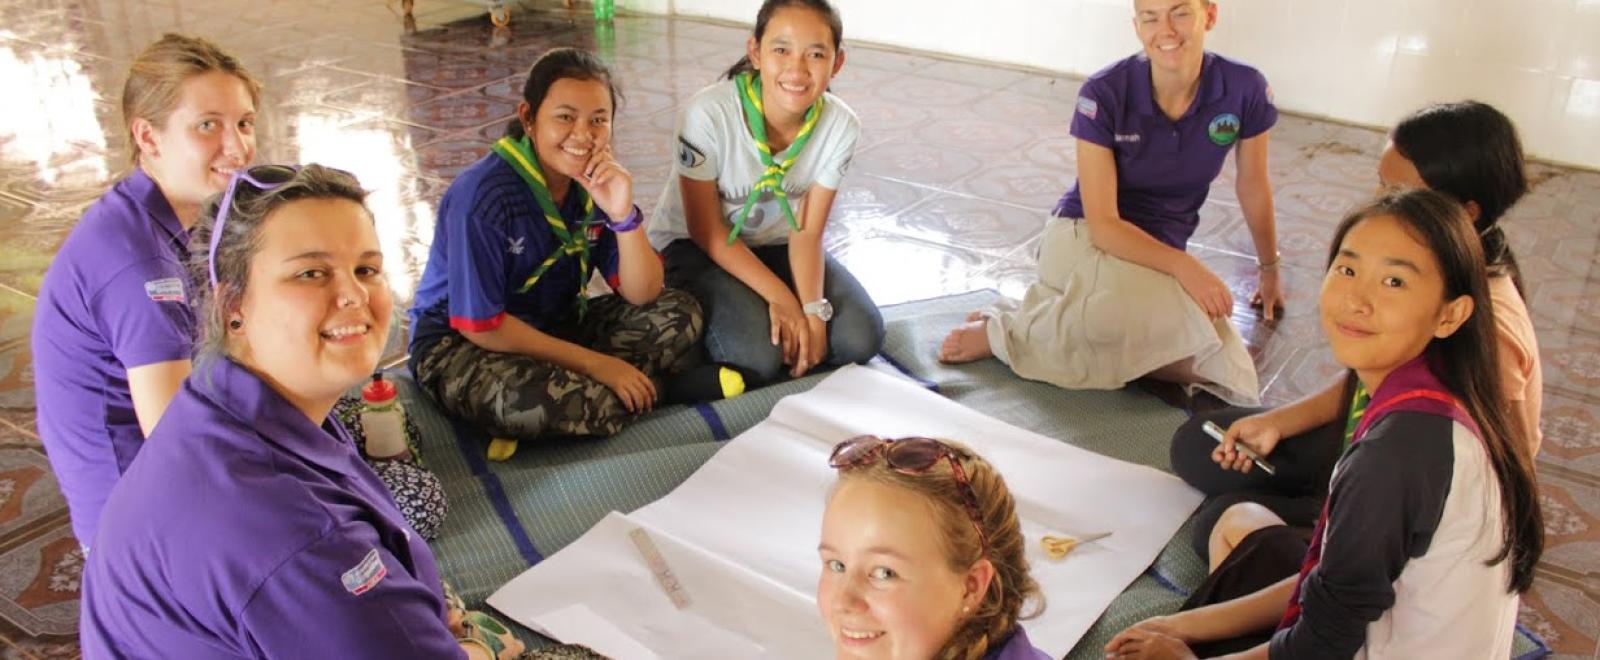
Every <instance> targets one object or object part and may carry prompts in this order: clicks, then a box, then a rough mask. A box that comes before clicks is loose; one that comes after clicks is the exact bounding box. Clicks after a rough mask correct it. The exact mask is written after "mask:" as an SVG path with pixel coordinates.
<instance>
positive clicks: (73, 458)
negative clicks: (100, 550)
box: [33, 170, 196, 545]
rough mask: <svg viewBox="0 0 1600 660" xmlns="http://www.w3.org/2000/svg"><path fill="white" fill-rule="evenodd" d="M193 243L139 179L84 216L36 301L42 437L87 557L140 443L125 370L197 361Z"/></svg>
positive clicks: (121, 184)
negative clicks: (188, 266)
mask: <svg viewBox="0 0 1600 660" xmlns="http://www.w3.org/2000/svg"><path fill="white" fill-rule="evenodd" d="M188 240H189V235H188V232H186V231H184V229H183V227H182V225H180V224H179V223H178V217H177V216H176V215H175V214H173V212H172V207H171V206H170V205H168V204H167V199H166V197H164V196H163V195H162V194H161V188H160V187H158V186H157V185H156V184H155V182H154V181H151V180H150V177H148V176H145V174H144V172H143V171H140V170H135V171H134V172H133V174H131V175H129V176H128V177H127V178H125V179H123V180H121V181H118V182H117V184H116V185H115V186H112V188H111V190H110V191H109V192H107V193H106V194H105V196H103V197H101V198H100V200H99V201H97V202H95V204H94V206H91V207H89V210H88V211H87V212H86V213H84V215H83V218H82V219H81V220H79V221H78V225H77V226H76V227H74V228H73V230H72V233H71V234H70V235H69V236H67V240H66V242H65V243H62V245H61V250H60V251H59V252H57V253H56V257H55V260H54V261H53V262H51V264H50V269H49V270H48V271H46V272H45V275H44V284H43V285H42V286H41V287H40V289H39V302H38V304H37V305H36V306H35V309H34V320H33V377H34V391H35V402H36V405H37V407H38V411H39V436H40V437H41V438H42V439H43V440H44V447H45V452H46V453H47V454H49V456H50V465H51V467H52V468H54V469H55V473H56V479H57V481H59V482H60V483H61V491H62V494H64V495H66V498H67V506H68V508H69V509H70V510H71V512H72V531H73V533H74V534H76V535H77V537H78V542H79V543H82V544H84V545H88V544H89V542H90V541H91V540H93V539H94V534H95V526H96V523H97V521H98V520H99V518H100V507H102V506H104V504H105V501H106V494H107V493H109V492H111V486H112V484H115V483H116V482H117V477H118V475H121V474H122V472H123V471H124V470H127V469H128V464H129V463H130V462H132V461H133V457H134V455H135V454H137V453H138V452H139V447H140V445H142V444H143V441H144V434H143V433H142V432H140V430H139V419H138V418H137V417H135V416H134V413H133V397H132V396H131V394H130V393H129V390H128V369H129V368H131V367H138V366H144V365H147V364H155V363H158V362H170V361H172V360H188V359H189V357H190V355H191V354H192V352H193V346H194V337H195V332H196V330H195V321H194V312H193V311H192V310H191V309H190V307H189V302H188V284H187V281H188V277H187V275H185V272H184V268H183V261H184V260H186V259H187V258H188V256H189V251H188V247H187V244H188Z"/></svg>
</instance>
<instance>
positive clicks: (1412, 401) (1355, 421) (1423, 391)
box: [1278, 355, 1483, 630]
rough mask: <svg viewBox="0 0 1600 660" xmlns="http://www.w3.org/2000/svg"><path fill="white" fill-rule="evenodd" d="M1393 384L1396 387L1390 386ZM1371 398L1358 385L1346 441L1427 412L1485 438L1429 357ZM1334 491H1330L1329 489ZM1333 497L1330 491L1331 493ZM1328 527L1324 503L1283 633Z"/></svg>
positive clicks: (1295, 617)
mask: <svg viewBox="0 0 1600 660" xmlns="http://www.w3.org/2000/svg"><path fill="white" fill-rule="evenodd" d="M1391 382H1392V383H1393V385H1391ZM1370 402H1372V397H1370V396H1368V395H1367V390H1366V388H1365V387H1364V386H1363V385H1362V384H1361V383H1359V382H1357V383H1356V396H1355V400H1354V401H1353V402H1352V404H1351V410H1350V420H1349V422H1348V423H1347V424H1346V427H1347V429H1346V438H1347V439H1348V441H1349V442H1350V443H1356V442H1360V441H1361V439H1362V438H1363V437H1365V436H1366V434H1367V430H1368V429H1371V428H1372V425H1373V424H1375V423H1377V421H1378V420H1379V419H1382V418H1383V416H1384V415H1387V414H1389V413H1393V412H1402V411H1407V412H1424V413H1429V414H1433V415H1440V416H1443V417H1449V418H1450V419H1452V420H1455V422H1456V423H1458V424H1461V425H1462V426H1465V427H1467V428H1468V429H1470V430H1471V431H1472V433H1473V434H1475V435H1477V436H1478V437H1480V438H1481V437H1483V434H1482V433H1481V432H1480V431H1479V430H1478V424H1477V422H1476V421H1474V420H1473V419H1472V415H1470V414H1468V413H1467V410H1466V408H1463V407H1462V406H1461V402H1460V401H1457V400H1456V398H1455V396H1453V395H1451V394H1450V392H1448V391H1447V390H1445V387H1444V384H1443V383H1441V382H1440V381H1439V378H1438V376H1435V375H1434V374H1433V371H1432V370H1431V369H1429V367H1428V358H1427V356H1426V355H1424V356H1422V357H1419V358H1416V359H1414V360H1412V361H1411V362H1408V363H1406V364H1404V365H1402V366H1401V367H1400V368H1399V369H1396V370H1394V371H1393V372H1392V373H1390V374H1389V376H1388V377H1387V378H1385V379H1384V384H1383V385H1382V386H1379V387H1378V400H1377V402H1376V405H1373V406H1371V408H1370V409H1369V408H1368V404H1369V403H1370ZM1329 490H1330V491H1331V490H1332V489H1331V488H1330V489H1329ZM1330 495H1331V492H1330ZM1327 528H1328V503H1327V501H1326V500H1324V501H1323V503H1322V514H1321V515H1319V516H1318V517H1317V526H1316V527H1315V528H1313V529H1312V531H1311V545H1310V546H1309V547H1307V548H1306V557H1305V560H1304V561H1302V562H1301V563H1300V577H1299V579H1298V581H1296V582H1295V585H1294V593H1293V594H1292V595H1291V596H1290V597H1289V607H1288V609H1286V610H1284V613H1283V619H1281V620H1280V621H1279V622H1278V629H1279V630H1282V629H1285V628H1288V627H1290V626H1293V625H1294V624H1295V622H1297V621H1299V620H1300V607H1301V603H1300V590H1301V589H1302V588H1304V587H1305V584H1306V576H1307V575H1310V574H1311V570H1312V569H1314V568H1316V567H1317V564H1319V563H1321V561H1322V541H1323V539H1324V538H1325V537H1326V535H1327Z"/></svg>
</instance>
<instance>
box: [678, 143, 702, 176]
mask: <svg viewBox="0 0 1600 660" xmlns="http://www.w3.org/2000/svg"><path fill="white" fill-rule="evenodd" d="M704 164H706V154H705V152H703V151H701V150H700V149H699V148H698V147H696V146H694V145H692V144H689V141H688V140H685V139H683V138H682V137H679V138H678V165H679V166H681V167H683V168H684V169H691V170H692V169H694V168H696V167H699V166H701V165H704Z"/></svg>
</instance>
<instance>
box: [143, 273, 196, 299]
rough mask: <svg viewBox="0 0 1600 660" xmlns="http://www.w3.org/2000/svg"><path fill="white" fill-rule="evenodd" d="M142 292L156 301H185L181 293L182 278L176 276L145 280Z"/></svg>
mask: <svg viewBox="0 0 1600 660" xmlns="http://www.w3.org/2000/svg"><path fill="white" fill-rule="evenodd" d="M144 294H145V295H147V296H150V299H151V300H154V301H156V302H180V303H181V302H186V301H187V300H188V299H187V298H186V297H184V295H183V279H181V278H177V277H163V278H161V279H159V280H147V281H146V282H145V283H144Z"/></svg>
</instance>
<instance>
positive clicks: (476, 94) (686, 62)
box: [0, 0, 1600, 658]
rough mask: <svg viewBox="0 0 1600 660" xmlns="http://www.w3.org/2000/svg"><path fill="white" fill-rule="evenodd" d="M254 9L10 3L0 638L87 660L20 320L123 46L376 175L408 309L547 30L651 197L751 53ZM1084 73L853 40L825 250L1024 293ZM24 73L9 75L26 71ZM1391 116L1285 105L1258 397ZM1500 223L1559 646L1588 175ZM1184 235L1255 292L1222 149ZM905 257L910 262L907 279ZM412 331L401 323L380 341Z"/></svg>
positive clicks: (1574, 481) (1596, 192) (26, 650)
mask: <svg viewBox="0 0 1600 660" xmlns="http://www.w3.org/2000/svg"><path fill="white" fill-rule="evenodd" d="M416 5H417V6H416V7H415V10H414V12H413V13H412V14H411V15H409V16H406V15H403V14H402V13H401V11H400V4H399V2H398V1H395V0H391V1H389V2H377V1H375V0H364V1H360V2H346V3H312V2H303V1H302V0H285V1H283V2H272V3H261V2H245V1H242V0H212V1H209V2H199V1H198V0H102V1H100V2H86V1H84V0H0V14H3V15H5V16H6V17H7V19H6V20H5V22H4V25H3V26H0V80H4V81H6V82H7V87H8V88H10V89H11V90H13V93H12V95H11V98H10V99H8V101H9V102H8V103H6V104H4V105H0V656H3V657H5V658H71V657H76V656H77V645H76V636H75V634H74V630H75V628H76V617H77V589H78V574H79V570H80V568H81V566H82V562H83V557H82V554H81V552H80V551H79V550H78V549H77V544H76V542H75V541H74V540H73V538H72V535H71V533H70V530H69V528H68V526H67V514H66V508H65V504H64V502H63V501H62V499H61V496H60V494H59V492H58V491H57V489H56V487H55V480H54V477H53V475H52V474H51V473H50V470H49V466H48V464H47V463H46V461H45V458H44V454H43V451H42V449H41V447H40V444H39V439H38V436H37V434H36V432H35V428H34V413H33V390H32V387H31V369H30V356H29V351H28V333H29V327H30V324H31V319H32V310H33V301H34V296H35V294H36V293H37V291H38V288H39V282H40V279H41V276H42V274H43V272H44V269H45V267H46V266H47V265H48V264H49V262H50V259H51V257H52V255H53V254H54V252H55V250H56V247H57V246H58V245H59V244H60V241H61V240H62V238H63V237H64V236H65V235H66V233H67V232H68V231H69V230H70V228H71V227H72V225H73V223H74V222H75V221H76V220H77V218H78V217H79V215H80V214H81V213H82V211H83V210H84V208H86V207H87V206H88V205H89V204H90V203H91V202H93V201H94V199H95V198H96V197H98V196H99V195H100V194H101V193H102V192H103V191H104V190H105V188H106V187H107V185H108V183H109V182H110V181H112V180H114V179H115V178H116V177H118V176H120V175H122V174H124V173H125V172H126V171H127V169H128V161H127V152H126V150H125V147H124V140H123V137H122V129H121V120H120V116H119V110H118V97H119V94H120V86H121V83H122V77H123V75H124V73H125V71H126V69H127V65H128V61H129V59H130V58H131V57H132V56H133V55H134V54H135V53H136V52H137V51H138V50H139V49H140V48H141V47H142V46H143V45H144V44H145V43H147V42H149V41H151V40H152V39H154V38H156V37H158V36H159V35H160V34H162V33H163V32H167V31H180V32H188V33H196V34H201V35H204V36H207V37H208V38H211V39H213V40H214V41H216V42H218V43H220V44H222V45H224V46H225V47H226V48H229V49H230V50H232V51H233V52H235V53H237V54H239V55H240V56H241V58H242V59H243V60H244V62H245V64H246V65H247V66H248V67H249V68H250V69H251V70H252V71H253V72H255V73H256V74H257V75H258V76H259V77H260V78H261V79H262V81H263V82H264V84H265V86H266V88H265V95H264V98H263V104H262V107H261V126H260V143H261V158H260V160H262V161H316V162H323V163H326V164H330V165H334V166H337V167H341V168H344V169H347V170H350V171H352V172H355V173H356V174H357V175H358V176H360V178H361V180H362V182H363V183H364V184H365V185H366V186H368V187H370V188H371V189H372V191H373V193H372V198H371V201H372V207H373V210H374V211H375V213H376V215H377V217H378V219H379V221H380V223H381V227H380V235H381V237H382V240H383V241H384V248H385V251H386V253H388V254H389V255H390V260H391V261H390V264H391V265H390V268H389V271H390V273H391V274H392V282H391V285H392V286H393V287H394V288H395V290H396V292H397V294H398V296H399V298H400V299H401V301H402V304H404V302H405V301H409V299H410V296H411V292H412V291H413V290H414V288H415V286H416V282H417V278H418V277H419V276H420V274H421V268H422V263H423V261H424V260H425V259H426V256H427V244H428V242H429V241H430V240H431V236H432V228H433V215H434V208H435V205H436V204H437V202H438V199H439V196H440V195H441V194H442V193H443V192H444V189H445V187H446V186H447V185H448V184H449V181H450V180H451V178H452V177H454V176H455V175H456V174H457V173H458V172H459V171H460V170H461V169H462V168H463V167H465V166H466V165H468V164H470V163H472V162H473V161H474V160H476V159H477V158H479V157H480V156H482V155H483V154H484V153H485V152H486V150H487V149H488V143H489V141H491V140H493V139H494V138H497V137H499V135H500V134H501V130H502V127H503V126H504V125H505V122H506V121H507V120H508V119H509V118H510V117H511V116H512V113H513V112H514V109H515V107H516V102H517V100H518V98H519V95H520V92H521V84H522V80H521V78H522V75H523V74H524V73H525V71H526V68H527V66H528V65H529V64H530V63H531V62H532V61H533V59H534V58H535V57H536V56H537V55H538V54H539V53H540V52H542V51H543V50H544V49H546V48H549V47H552V46H578V47H584V48H591V49H595V50H597V51H598V52H600V53H601V54H602V55H603V56H604V57H606V58H607V59H608V60H610V61H611V62H612V63H613V65H614V66H615V69H616V71H617V74H618V77H619V78H620V80H621V82H622V84H623V87H624V93H625V101H624V103H623V105H622V107H621V110H620V114H619V118H618V121H617V134H616V150H617V153H618V155H619V158H620V160H621V161H622V163H623V164H624V165H625V166H627V167H628V168H629V169H630V170H631V171H632V172H633V173H634V175H635V181H636V197H637V199H639V200H640V206H642V207H644V208H647V209H648V208H651V207H652V206H653V204H654V200H655V199H656V198H657V197H658V196H659V194H660V192H661V190H662V187H663V186H664V185H665V184H666V183H667V178H668V175H669V173H670V163H671V160H670V159H671V157H672V131H673V127H674V124H675V123H676V114H675V113H676V108H677V107H678V106H679V105H680V104H681V103H683V102H684V101H686V100H687V99H688V97H689V96H690V95H692V94H693V93H694V92H695V91H696V90H698V89H700V88H701V87H703V86H704V85H706V84H708V83H710V82H712V81H713V80H714V79H715V78H716V76H717V75H718V74H719V73H720V71H721V70H722V69H723V68H724V67H726V66H727V65H728V64H731V61H732V60H733V59H734V58H736V57H737V55H738V54H739V53H740V52H741V51H742V44H743V42H744V39H745V37H746V30H747V28H745V27H739V26H730V25H724V24H717V23H709V22H698V21H691V20H678V19H665V18H660V17H645V16H630V15H622V16H619V17H618V18H617V20H616V21H615V23H614V24H613V25H596V24H595V23H594V21H593V20H592V19H591V18H589V17H588V15H587V14H586V13H584V11H585V9H584V7H582V6H580V7H579V9H577V10H570V11H568V10H561V9H559V8H558V6H557V3H554V2H553V0H551V1H549V2H545V3H532V2H529V3H523V5H522V6H519V7H518V8H517V10H516V12H515V15H514V19H513V21H512V23H511V25H510V27H509V28H508V29H503V30H497V29H494V28H493V27H492V26H491V25H490V24H489V22H488V20H487V19H486V18H485V14H484V11H483V9H484V5H483V3H482V2H470V1H468V0H439V1H432V0H421V1H419V2H417V3H416ZM1078 84H1079V83H1078V82H1077V81H1076V80H1073V79H1070V78H1065V77H1060V76H1052V75H1049V74H1045V73H1040V72H1032V71H1021V70H1013V69H1007V68H1000V67H994V66H988V65H984V64H981V63H972V62H960V61H950V60H945V59H939V58H936V57H931V56H926V55H923V54H917V53H908V52H901V51H895V50H889V49H880V48H874V47H871V46H867V45H855V46H852V47H851V48H850V55H849V60H848V63H847V66H846V67H845V69H844V71H843V73H842V74H841V75H840V76H839V77H838V78H837V79H836V80H835V82H834V84H833V90H834V91H835V92H836V93H838V94H839V95H840V96H841V97H842V98H843V99H845V101H846V102H847V103H849V104H850V105H851V106H852V107H853V108H854V109H855V110H856V112H857V113H859V114H860V116H861V119H862V122H863V125H864V127H865V128H864V135H863V138H862V143H861V149H860V151H859V152H858V154H857V157H856V159H855V162H854V165H853V168H852V172H851V174H850V176H849V177H848V179H847V180H846V182H845V184H844V186H843V189H842V190H841V191H840V195H839V199H838V202H837V205H836V208H835V212H834V215H833V218H832V221H831V226H830V228H829V233H828V237H827V244H828V246H829V248H830V249H831V250H832V251H833V253H834V254H836V255H837V256H838V257H839V258H840V259H841V260H843V261H844V262H845V264H846V265H847V266H848V267H849V268H850V269H851V270H852V271H853V272H855V273H856V274H857V275H858V276H859V277H860V278H861V279H862V281H863V282H864V283H865V284H866V286H867V288H868V289H869V290H870V291H871V293H872V294H873V296H874V297H875V298H876V299H877V301H878V302H879V303H880V304H891V303H895V302H901V301H906V300H913V299H918V298H924V297H930V296H937V295H943V294H948V293H955V292H960V291H967V290H971V289H975V288H985V287H991V288H996V289H999V290H1000V291H1003V292H1005V293H1008V294H1012V295H1020V294H1021V292H1022V290H1023V289H1024V288H1025V287H1026V286H1027V284H1028V282H1029V280H1030V278H1031V277H1032V274H1033V272H1034V270H1035V266H1036V265H1035V261H1034V254H1035V251H1036V249H1037V242H1038V241H1037V238H1038V236H1039V234H1040V232H1041V230H1042V228H1043V226H1044V221H1045V215H1046V213H1047V212H1048V209H1049V208H1050V207H1051V205H1052V204H1053V203H1054V202H1055V200H1056V199H1057V198H1058V197H1059V196H1060V195H1061V193H1062V191H1064V190H1065V189H1066V188H1067V186H1069V185H1070V184H1071V183H1072V181H1073V179H1074V176H1075V164H1074V154H1073V141H1072V139H1071V138H1070V136H1068V135H1067V131H1066V127H1067V124H1068V121H1069V118H1070V109H1071V107H1072V103H1071V101H1072V99H1073V97H1074V95H1075V92H1076V90H1077V87H1078ZM19 87H20V89H18V88H19ZM1382 143H1383V135H1382V134H1381V133H1380V132H1378V131H1374V130H1369V129H1365V128H1356V127H1350V126H1343V125H1338V124H1332V123H1327V122H1322V121H1316V120H1311V119H1305V118H1300V117H1294V116H1284V117H1283V119H1282V120H1281V121H1280V123H1279V124H1278V127H1277V128H1276V129H1275V130H1274V131H1273V138H1272V154H1271V173H1272V177H1273V182H1274V185H1275V190H1276V205H1277V218H1278V231H1279V237H1280V244H1281V249H1282V253H1283V257H1284V263H1285V269H1284V273H1285V275H1286V281H1287V282H1288V287H1289V295H1290V299H1289V308H1288V310H1287V314H1286V315H1285V318H1284V319H1282V320H1281V321H1279V322H1278V323H1276V324H1275V325H1272V326H1269V325H1267V324H1265V323H1264V322H1262V321H1261V320H1260V319H1259V318H1258V317H1257V314H1256V313H1255V312H1254V311H1253V310H1251V309H1249V308H1247V307H1244V306H1243V305H1242V304H1241V305H1239V306H1238V307H1237V308H1236V311H1235V313H1234V321H1235V322H1236V323H1237V324H1238V325H1239V326H1240V327H1241V328H1242V329H1243V331H1244V335H1245V337H1246V339H1247V341H1248V343H1249V345H1250V349H1251V353H1252V355H1253V356H1254V357H1255V359H1256V361H1257V366H1258V367H1259V370H1260V373H1261V382H1262V385H1263V388H1264V396H1265V398H1266V399H1267V400H1268V401H1269V402H1274V403H1281V402H1285V401H1288V400H1291V399H1293V398H1294V397H1296V396H1299V395H1300V394H1302V393H1305V392H1307V391H1308V390H1310V389H1312V388H1315V387H1317V386H1318V385H1319V384H1321V383H1323V382H1326V380H1327V378H1328V377H1329V376H1330V375H1331V374H1333V373H1334V372H1335V371H1336V369H1335V367H1334V366H1333V364H1332V362H1331V356H1330V355H1329V353H1328V351H1327V349H1326V348H1324V347H1323V346H1322V341H1321V339H1320V333H1319V330H1318V328H1317V322H1316V318H1315V309H1314V303H1313V301H1314V297H1315V294H1316V289H1317V286H1318V283H1319V278H1320V271H1321V268H1320V264H1321V263H1322V260H1323V259H1324V254H1325V250H1326V249H1327V240H1328V236H1329V234H1330V232H1331V229H1332V226H1333V224H1334V222H1335V221H1336V219H1337V217H1338V216H1339V215H1340V214H1341V213H1342V212H1343V211H1344V210H1346V209H1348V208H1350V207H1351V206H1352V205H1353V204H1355V203H1356V202H1358V201H1360V200H1362V199H1363V198H1365V197H1366V196H1367V195H1369V194H1370V193H1371V191H1372V190H1373V189H1374V187H1375V185H1376V182H1375V175H1374V172H1375V165H1376V156H1377V153H1378V151H1379V149H1380V148H1381V146H1382ZM1533 170H1534V175H1535V180H1536V185H1535V187H1534V190H1533V193H1532V194H1531V195H1529V197H1528V198H1527V199H1526V200H1525V201H1524V202H1522V203H1521V204H1520V205H1519V206H1518V207H1517V208H1516V209H1515V210H1514V211H1513V212H1512V214H1511V217H1510V219H1509V220H1508V224H1509V227H1510V229H1509V233H1510V235H1511V237H1512V240H1513V241H1514V244H1515V248H1516V250H1517V253H1518V254H1519V256H1520V258H1521V263H1522V266H1523V269H1524V277H1525V279H1526V282H1527V285H1528V291H1527V299H1528V300H1529V302H1530V307H1531V310H1532V313H1533V316H1534V320H1535V324H1536V326H1537V329H1538V334H1539V341H1540V343H1541V348H1542V351H1543V359H1544V364H1545V365H1546V366H1545V378H1546V402H1545V419H1544V430H1545V434H1546V442H1545V445H1544V447H1545V448H1544V451H1543V453H1542V454H1541V456H1540V458H1539V479H1540V485H1541V487H1542V492H1543V498H1544V504H1545V507H1546V511H1547V516H1548V520H1547V529H1546V531H1547V535H1548V537H1547V538H1548V550H1547V553H1546V556H1545V560H1544V562H1543V563H1542V564H1541V565H1540V567H1539V569H1538V576H1539V577H1538V581H1537V584H1536V586H1535V588H1534V589H1533V591H1532V592H1531V593H1530V594H1528V596H1527V597H1526V598H1525V599H1524V606H1523V612H1522V620H1523V622H1524V623H1526V624H1527V625H1529V626H1530V627H1532V628H1533V629H1534V630H1536V631H1538V632H1539V633H1540V634H1541V635H1543V636H1544V638H1545V639H1546V640H1547V641H1548V642H1549V643H1550V645H1551V646H1552V648H1553V649H1555V651H1556V652H1557V653H1558V656H1559V657H1564V658H1591V657H1595V654H1596V653H1597V650H1600V649H1597V639H1600V302H1597V301H1600V272H1597V270H1596V264H1597V263H1600V259H1597V254H1596V252H1597V251H1600V173H1595V172H1587V171H1577V170H1570V169H1560V168H1555V167H1549V166H1544V165H1536V166H1534V168H1533ZM1202 215H1203V221H1202V225H1201V228H1200V230H1199V232H1198V233H1197V234H1196V235H1195V237H1194V240H1193V243H1192V244H1191V250H1192V251H1193V252H1194V253H1195V254H1197V255H1199V256H1200V258H1201V259H1202V260H1204V261H1205V262H1206V263H1207V264H1208V265H1210V266H1211V267H1213V268H1214V269H1215V270H1216V272H1217V273H1218V274H1219V275H1221V276H1222V277H1223V278H1224V279H1225V281H1227V282H1228V283H1229V284H1230V286H1231V287H1232V289H1233V291H1234V294H1235V297H1236V299H1237V300H1239V301H1244V300H1247V299H1248V296H1249V294H1250V293H1251V292H1252V291H1253V288H1254V277H1255V273H1254V262H1253V256H1254V250H1253V248H1252V245H1251V243H1250V237H1249V232H1248V230H1247V228H1246V227H1245V224H1244V220H1243V217H1242V214H1241V213H1240V210H1239V205H1238V202H1237V199H1236V197H1235V195H1234V192H1233V180H1232V170H1231V168H1225V169H1224V174H1223V176H1222V177H1221V179H1219V180H1218V181H1217V183H1216V185H1215V186H1214V188H1213V192H1212V195H1211V199H1210V200H1209V201H1208V202H1207V203H1206V206H1205V209H1204V210H1203V212H1202ZM907 273H915V276H908V275H907ZM391 347H392V348H393V350H394V351H395V352H398V351H400V350H403V343H402V342H400V341H399V339H398V334H397V337H396V339H395V341H393V342H392V343H391Z"/></svg>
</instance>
